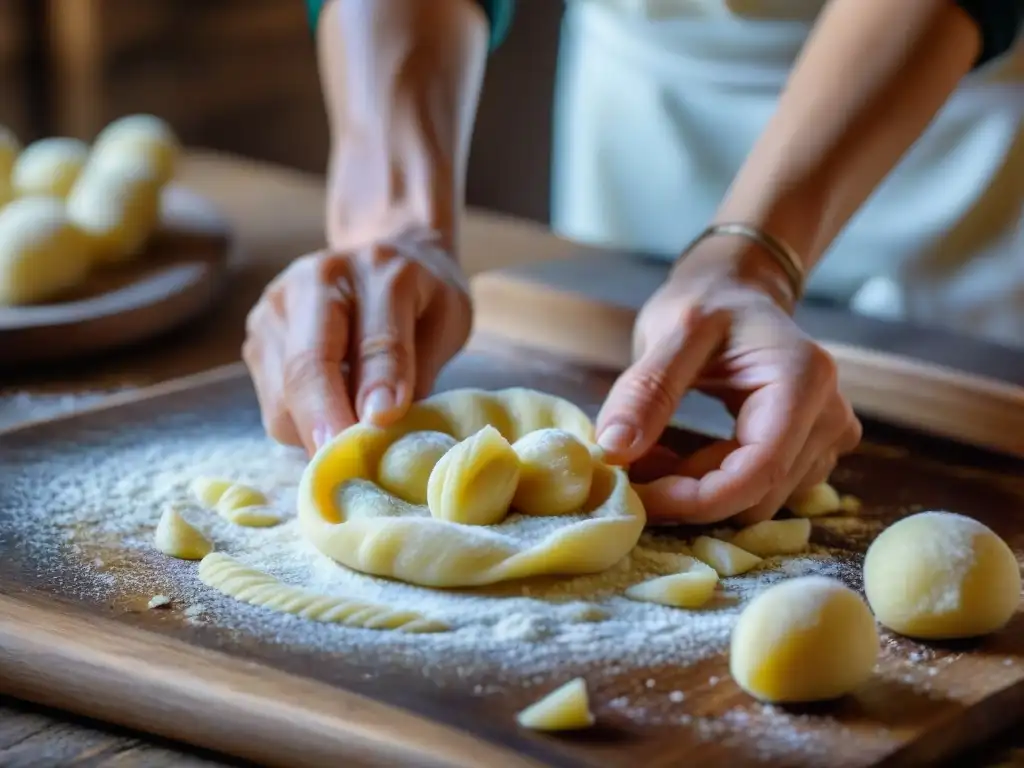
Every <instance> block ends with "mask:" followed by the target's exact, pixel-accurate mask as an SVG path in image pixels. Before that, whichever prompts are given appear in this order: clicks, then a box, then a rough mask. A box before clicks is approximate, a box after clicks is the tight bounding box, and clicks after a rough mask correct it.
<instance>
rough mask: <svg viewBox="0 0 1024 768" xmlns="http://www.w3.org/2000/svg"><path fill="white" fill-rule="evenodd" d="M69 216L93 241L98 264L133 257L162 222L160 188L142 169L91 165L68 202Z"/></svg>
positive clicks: (133, 165) (143, 168) (125, 164)
mask: <svg viewBox="0 0 1024 768" xmlns="http://www.w3.org/2000/svg"><path fill="white" fill-rule="evenodd" d="M68 216H69V217H70V218H71V220H72V221H73V222H74V223H75V225H76V226H77V227H78V228H79V229H81V230H82V231H83V232H85V233H86V234H87V235H88V236H89V239H90V240H91V242H92V250H93V256H94V259H95V260H96V261H97V262H101V263H114V262H121V261H126V260H128V259H131V258H134V257H135V256H137V255H138V254H139V252H140V251H141V250H142V249H143V248H144V247H145V245H146V243H147V242H148V241H149V239H150V238H151V237H152V235H153V233H154V232H155V231H156V229H157V226H158V224H159V221H160V184H159V182H158V181H157V179H156V177H155V176H154V171H152V170H150V169H148V168H147V167H145V166H143V165H138V164H132V163H128V162H125V163H120V164H117V165H108V166H100V165H99V164H98V163H95V162H93V161H90V164H89V167H87V168H86V170H85V172H84V173H83V174H82V177H81V178H80V179H79V180H78V183H76V184H75V186H74V188H73V189H72V190H71V194H70V195H69V197H68Z"/></svg>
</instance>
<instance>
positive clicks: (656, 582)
mask: <svg viewBox="0 0 1024 768" xmlns="http://www.w3.org/2000/svg"><path fill="white" fill-rule="evenodd" d="M687 559H688V560H689V561H690V562H688V563H686V566H685V568H684V570H682V571H680V572H679V573H671V574H669V575H668V576H661V577H659V578H656V579H650V580H649V581H644V582H641V583H639V584H634V585H633V586H631V587H629V588H628V589H627V590H626V597H628V598H630V599H631V600H639V601H641V602H647V603H657V604H659V605H668V606H671V607H673V608H700V607H701V606H702V605H705V604H706V603H707V602H708V600H710V599H711V597H712V596H713V595H714V594H715V587H716V586H717V585H718V573H717V572H716V571H715V569H714V568H712V567H711V566H710V565H708V564H706V563H703V562H701V561H700V560H697V559H695V558H692V557H691V558H687Z"/></svg>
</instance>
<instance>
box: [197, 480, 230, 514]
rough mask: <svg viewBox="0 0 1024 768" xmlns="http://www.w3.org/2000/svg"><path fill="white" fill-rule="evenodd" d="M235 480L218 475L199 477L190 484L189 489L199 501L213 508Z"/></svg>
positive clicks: (202, 504) (208, 507)
mask: <svg viewBox="0 0 1024 768" xmlns="http://www.w3.org/2000/svg"><path fill="white" fill-rule="evenodd" d="M234 484H235V483H234V481H233V480H224V479H222V478H216V477H197V478H196V479H195V480H193V481H192V482H191V483H190V484H189V491H190V492H191V493H192V496H193V497H194V498H195V500H196V501H197V502H199V504H200V505H201V506H203V507H206V508H207V509H213V508H214V507H215V506H217V502H218V501H220V497H221V496H223V495H224V492H225V491H227V489H228V488H230V487H231V486H232V485H234Z"/></svg>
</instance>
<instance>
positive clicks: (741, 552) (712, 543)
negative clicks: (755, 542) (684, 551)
mask: <svg viewBox="0 0 1024 768" xmlns="http://www.w3.org/2000/svg"><path fill="white" fill-rule="evenodd" d="M690 549H691V551H692V552H693V556H694V557H696V558H697V559H698V560H701V561H703V562H705V563H707V564H708V565H710V566H711V567H712V568H714V569H715V571H716V572H717V573H718V575H719V576H721V577H722V578H728V577H729V576H739V575H740V574H741V573H746V572H747V571H749V570H751V569H753V568H756V567H757V566H758V565H759V564H760V563H761V558H760V557H758V556H757V555H755V554H752V553H750V552H747V551H746V550H745V549H740V548H739V547H737V546H736V545H734V544H730V543H729V542H727V541H719V540H718V539H713V538H711V537H710V536H698V537H697V539H696V541H694V542H693V545H692V546H691V547H690Z"/></svg>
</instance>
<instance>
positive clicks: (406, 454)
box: [377, 431, 458, 504]
mask: <svg viewBox="0 0 1024 768" xmlns="http://www.w3.org/2000/svg"><path fill="white" fill-rule="evenodd" d="M457 442H458V441H456V439H455V438H454V437H452V436H451V435H446V434H445V433H444V432H433V431H424V432H410V433H409V434H408V435H404V436H402V437H400V438H398V440H396V441H395V442H393V443H392V444H391V445H390V446H388V449H387V450H386V451H384V455H383V456H382V457H381V460H380V466H379V467H378V468H377V482H378V483H379V484H380V487H381V488H383V489H384V490H385V491H388V492H389V493H393V494H394V495H395V496H397V497H398V498H400V499H403V500H404V501H408V502H409V503H410V504H426V503H427V483H428V482H429V480H430V473H431V472H433V471H434V467H435V466H436V465H437V462H438V461H440V460H441V457H442V456H444V455H445V454H446V453H448V451H450V450H451V449H452V448H454V447H455V445H456V443H457Z"/></svg>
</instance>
